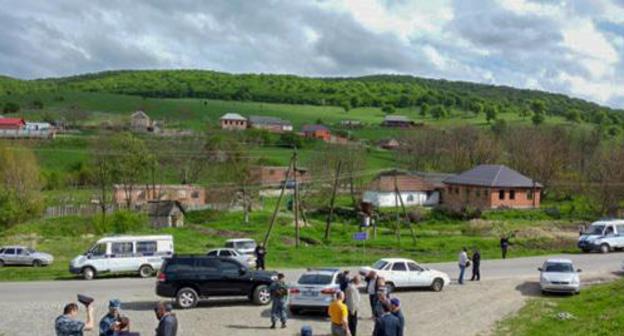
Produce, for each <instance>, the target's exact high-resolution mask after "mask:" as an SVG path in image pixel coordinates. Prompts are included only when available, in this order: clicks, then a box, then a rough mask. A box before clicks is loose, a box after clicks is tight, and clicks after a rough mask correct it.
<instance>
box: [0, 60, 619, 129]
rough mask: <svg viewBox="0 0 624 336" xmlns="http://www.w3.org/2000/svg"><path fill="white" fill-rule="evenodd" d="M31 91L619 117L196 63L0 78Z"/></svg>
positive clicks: (9, 86) (526, 93)
mask: <svg viewBox="0 0 624 336" xmlns="http://www.w3.org/2000/svg"><path fill="white" fill-rule="evenodd" d="M35 91H81V92H98V93H114V94H125V95H136V96H142V97H153V98H204V99H218V100H224V101H254V102H265V103H288V104H303V105H316V106H338V107H341V108H342V109H343V110H351V109H354V108H362V107H375V108H381V107H386V111H387V112H388V111H390V112H392V110H393V109H394V108H415V109H418V110H419V111H421V110H422V109H424V110H425V112H426V113H427V112H429V113H431V111H432V110H435V108H434V107H439V108H440V107H441V108H443V110H444V112H445V113H442V114H441V115H439V116H438V117H439V118H445V117H446V118H448V117H449V116H451V117H452V116H454V115H457V112H461V113H465V114H480V113H483V111H484V110H487V109H488V108H491V109H494V110H495V111H497V112H498V113H503V114H504V113H515V114H520V115H522V114H524V115H527V114H529V112H528V111H529V110H530V105H531V103H533V102H535V101H542V102H544V105H543V106H544V108H545V109H544V111H545V113H546V114H547V115H551V116H561V117H568V119H571V120H575V121H586V122H592V123H596V124H603V123H608V124H618V125H619V124H621V123H622V113H621V112H622V110H615V109H611V108H608V107H604V106H600V105H598V104H595V103H591V102H587V101H585V100H582V99H578V98H571V97H568V96H565V95H561V94H553V93H547V92H542V91H534V90H524V89H515V88H511V87H505V86H493V85H484V84H475V83H468V82H453V81H446V80H434V79H425V78H418V77H412V76H396V75H375V76H365V77H353V78H346V77H345V78H312V77H299V76H292V75H271V74H228V73H223V72H215V71H204V70H145V71H112V72H101V73H94V74H85V75H79V76H72V77H63V78H49V79H40V80H29V81H24V80H17V79H12V78H8V77H0V96H2V95H4V96H5V97H4V100H7V99H10V98H7V96H9V97H10V96H11V95H19V94H24V93H29V92H35ZM438 111H440V110H439V109H438ZM454 112H455V113H454Z"/></svg>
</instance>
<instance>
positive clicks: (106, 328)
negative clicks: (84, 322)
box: [100, 299, 121, 336]
mask: <svg viewBox="0 0 624 336" xmlns="http://www.w3.org/2000/svg"><path fill="white" fill-rule="evenodd" d="M120 309H121V301H119V300H118V299H112V300H110V301H109V302H108V313H107V314H106V315H104V317H102V319H101V320H100V336H113V335H114V334H115V331H114V330H113V326H114V325H115V323H116V322H117V321H119V317H120V312H119V310H120Z"/></svg>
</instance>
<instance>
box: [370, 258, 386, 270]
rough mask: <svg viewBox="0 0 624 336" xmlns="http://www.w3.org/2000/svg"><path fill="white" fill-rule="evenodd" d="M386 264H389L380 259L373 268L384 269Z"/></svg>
mask: <svg viewBox="0 0 624 336" xmlns="http://www.w3.org/2000/svg"><path fill="white" fill-rule="evenodd" d="M386 265H388V263H387V262H385V261H383V260H379V261H377V262H376V263H374V264H373V268H374V269H376V270H380V269H383V268H384V267H386Z"/></svg>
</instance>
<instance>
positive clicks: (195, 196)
mask: <svg viewBox="0 0 624 336" xmlns="http://www.w3.org/2000/svg"><path fill="white" fill-rule="evenodd" d="M191 197H193V198H199V192H198V191H193V193H191Z"/></svg>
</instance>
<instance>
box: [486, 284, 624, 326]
mask: <svg viewBox="0 0 624 336" xmlns="http://www.w3.org/2000/svg"><path fill="white" fill-rule="evenodd" d="M623 301H624V280H622V279H620V280H617V281H615V282H613V283H609V284H601V285H594V286H592V287H590V288H587V289H585V290H583V292H582V293H581V295H577V296H565V297H547V298H535V299H532V300H530V301H529V302H528V304H527V305H526V306H525V307H524V308H522V309H521V310H520V312H519V313H518V314H517V315H516V316H514V317H511V318H509V319H507V320H505V321H503V322H501V323H499V325H498V326H497V330H496V332H495V334H496V335H499V336H524V335H526V336H541V335H544V336H557V335H561V336H572V335H596V336H598V335H604V336H608V335H622V330H624V309H622V302H623ZM565 313H568V314H571V315H572V317H571V318H569V319H565V320H562V319H560V318H559V316H560V314H565Z"/></svg>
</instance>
